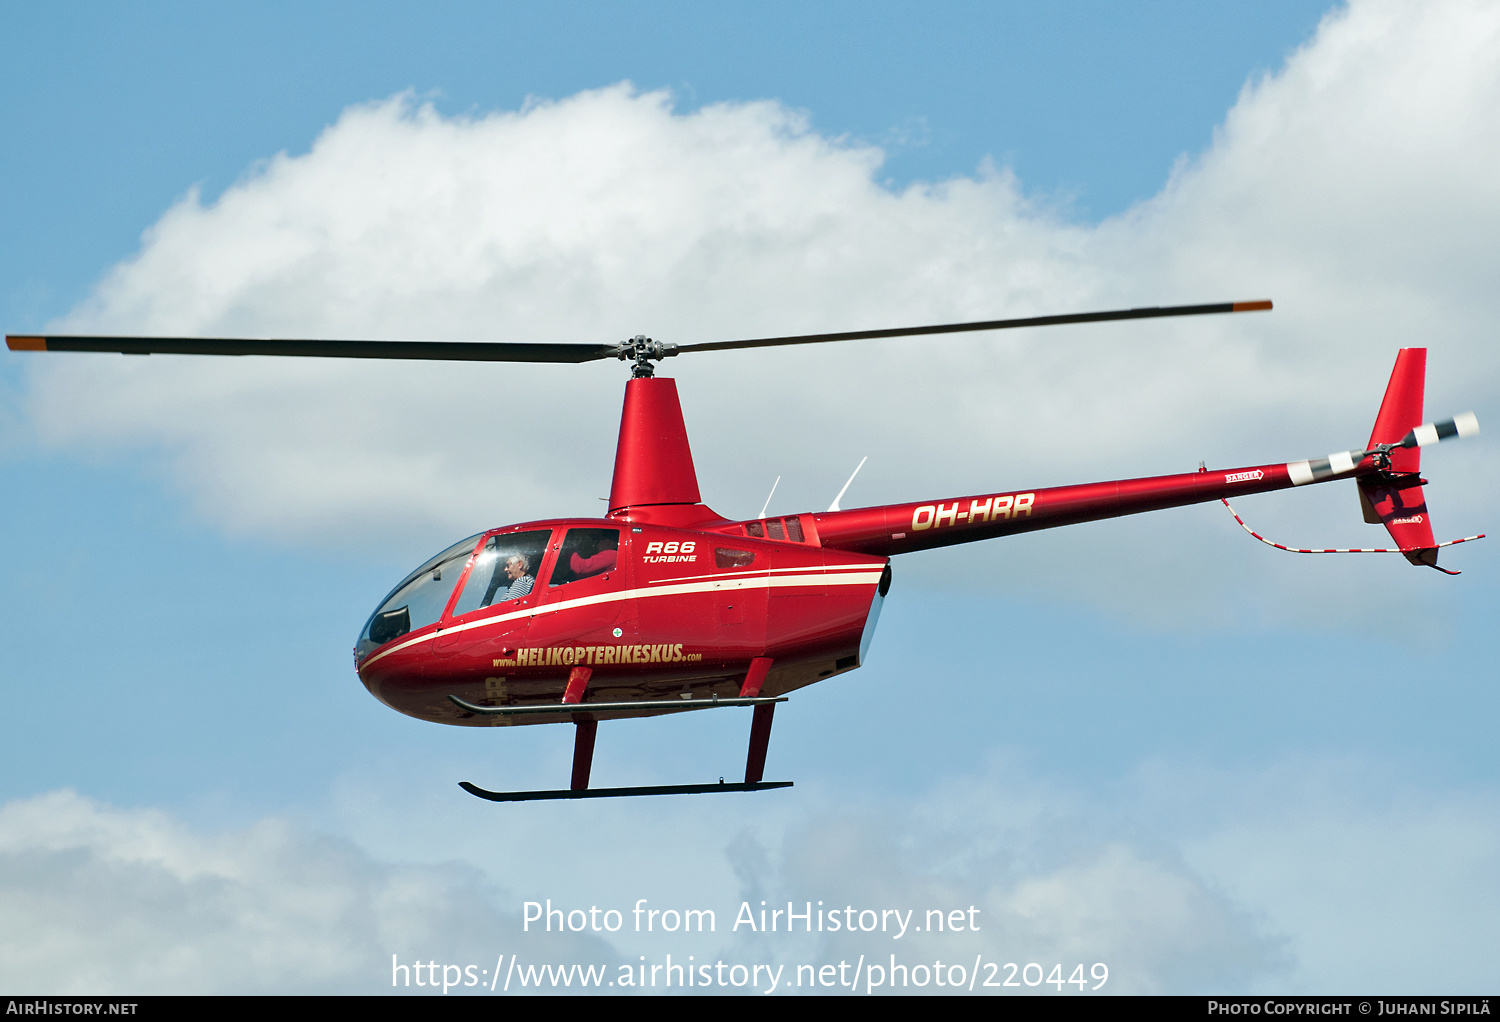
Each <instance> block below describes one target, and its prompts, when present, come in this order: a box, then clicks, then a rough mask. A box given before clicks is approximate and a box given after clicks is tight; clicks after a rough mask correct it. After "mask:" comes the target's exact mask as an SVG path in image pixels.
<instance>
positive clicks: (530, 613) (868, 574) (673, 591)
mask: <svg viewBox="0 0 1500 1022" xmlns="http://www.w3.org/2000/svg"><path fill="white" fill-rule="evenodd" d="M839 567H842V565H840V566H839ZM856 567H860V568H864V569H866V570H865V571H862V572H860V573H859V574H855V573H853V572H841V573H840V574H837V575H833V574H828V573H826V572H819V573H817V574H811V575H807V574H804V575H790V576H785V577H781V578H772V577H770V576H769V575H762V576H760V577H759V578H724V577H723V576H719V579H720V580H719V581H714V582H692V581H689V582H679V583H677V584H674V585H666V586H662V587H660V588H657V589H624V590H621V591H620V592H618V593H600V594H599V595H598V596H584V597H581V598H580V599H576V600H561V601H559V602H557V603H548V604H544V605H542V606H540V607H529V608H527V609H526V610H513V611H511V612H509V613H506V614H495V615H492V616H490V617H486V618H481V619H479V620H478V621H468V622H465V623H464V624H461V625H455V626H454V627H452V628H440V629H438V630H437V631H436V632H428V633H427V634H425V635H419V636H417V637H416V638H414V639H408V640H407V641H405V642H403V643H401V644H400V645H399V646H392V647H391V648H390V649H387V650H383V651H381V652H379V653H376V654H375V655H374V656H372V657H371V658H370V659H368V660H366V661H365V662H364V663H363V664H361V665H360V669H361V670H363V669H364V668H365V667H368V666H369V665H370V664H373V663H375V661H377V660H381V659H383V658H385V657H387V656H389V655H390V654H392V653H399V652H400V651H401V650H403V649H406V648H407V647H408V646H415V645H417V644H418V643H420V642H426V641H427V640H428V639H432V638H435V637H437V636H439V635H456V634H457V633H459V632H466V631H468V630H469V629H471V628H484V627H487V626H489V625H494V624H500V623H501V622H504V621H514V620H516V619H518V618H523V617H535V616H537V615H538V614H555V613H557V612H558V611H562V610H572V609H574V608H576V607H592V606H596V605H598V604H601V603H617V602H619V601H620V600H634V599H642V598H645V597H652V596H681V595H684V594H687V593H712V592H719V591H722V590H729V589H783V588H794V587H798V586H820V585H830V586H857V585H875V584H877V583H878V582H879V581H880V576H881V574H882V573H883V572H884V571H885V565H883V564H881V565H857V566H856ZM870 569H873V570H870ZM781 570H785V569H781ZM793 570H798V571H805V570H806V569H800V568H799V569H793ZM698 577H700V578H706V577H709V576H698ZM663 581H672V580H663Z"/></svg>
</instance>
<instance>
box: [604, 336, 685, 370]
mask: <svg viewBox="0 0 1500 1022" xmlns="http://www.w3.org/2000/svg"><path fill="white" fill-rule="evenodd" d="M616 350H617V352H618V354H619V358H620V361H622V362H634V363H635V365H634V366H632V367H631V370H630V375H631V377H632V378H633V379H637V380H640V379H649V378H650V377H652V376H655V375H656V367H655V366H653V365H652V364H651V363H652V362H660V361H661V360H662V359H664V358H671V357H672V356H673V355H675V354H677V345H675V344H672V343H671V342H669V341H653V340H652V339H651V338H649V337H647V336H646V335H645V334H636V335H635V336H634V337H632V338H631V339H630V340H628V341H626V342H625V343H623V344H621V345H620V346H619V348H618V349H616Z"/></svg>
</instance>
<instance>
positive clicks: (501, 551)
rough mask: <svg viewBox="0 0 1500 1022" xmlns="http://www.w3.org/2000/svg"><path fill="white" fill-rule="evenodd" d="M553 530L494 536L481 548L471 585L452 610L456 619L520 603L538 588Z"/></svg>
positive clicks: (472, 572)
mask: <svg viewBox="0 0 1500 1022" xmlns="http://www.w3.org/2000/svg"><path fill="white" fill-rule="evenodd" d="M551 538H552V530H551V529H541V530H538V531H536V532H506V533H501V534H500V535H498V536H491V537H490V538H488V539H486V540H485V541H484V545H483V546H481V547H480V548H479V553H478V555H477V556H475V558H474V567H473V568H472V569H470V571H469V581H468V582H466V583H464V591H463V592H462V593H460V594H459V597H458V602H457V603H456V604H454V606H453V616H454V617H457V616H458V615H460V614H467V613H468V612H469V611H471V610H479V609H481V608H483V607H488V606H490V605H491V604H497V603H504V602H506V601H507V600H519V599H520V598H521V597H523V596H525V595H526V594H527V593H529V592H531V587H532V586H534V585H535V584H536V573H537V569H538V568H540V567H541V564H542V555H543V554H544V553H546V552H547V541H548V540H549V539H551Z"/></svg>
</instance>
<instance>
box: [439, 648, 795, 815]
mask: <svg viewBox="0 0 1500 1022" xmlns="http://www.w3.org/2000/svg"><path fill="white" fill-rule="evenodd" d="M770 669H771V659H770V658H769V657H756V658H755V659H754V660H752V661H750V669H749V670H748V671H747V672H746V673H745V680H744V683H743V684H742V685H741V686H740V694H739V695H738V696H736V697H735V698H733V699H719V698H718V697H714V698H713V699H693V700H686V699H684V700H681V701H678V702H667V701H664V700H663V701H654V702H635V703H583V702H580V701H579V700H581V699H582V697H583V688H584V685H585V684H587V682H588V678H589V673H590V672H589V671H588V670H587V669H586V668H579V667H575V668H574V669H573V670H574V675H573V676H572V677H570V678H569V681H568V691H567V693H566V694H565V695H564V696H563V702H562V703H553V704H547V705H543V706H524V707H520V706H495V707H488V706H475V705H474V704H472V703H466V702H464V701H463V700H462V699H460V698H458V697H457V696H452V695H450V696H449V697H448V698H449V699H451V700H452V701H453V702H454V703H455V704H456V705H457V706H459V707H461V708H463V709H465V710H468V711H470V712H473V713H489V714H515V713H559V712H561V713H574V714H576V715H575V716H574V718H573V724H574V727H575V728H576V730H575V731H574V733H573V783H572V785H571V787H567V788H558V789H554V790H552V791H487V790H486V789H484V788H481V787H479V785H477V784H470V783H469V782H468V781H459V782H458V786H459V787H460V788H462V789H463V790H464V791H467V792H468V793H469V794H470V795H473V796H475V797H477V798H483V799H488V800H489V801H491V802H544V801H552V800H554V799H565V798H567V799H571V798H634V797H636V796H638V795H711V794H714V793H716V792H724V791H766V790H768V789H770V788H790V787H791V786H792V782H791V781H762V780H761V777H762V776H763V775H764V774H765V769H766V747H767V746H768V745H770V743H771V717H772V715H773V714H775V712H776V704H777V703H784V702H786V696H762V695H761V694H760V687H761V684H762V683H763V682H764V681H765V680H766V674H767V672H769V671H770ZM575 680H576V682H577V686H576V687H577V692H576V693H575V692H574V682H575ZM712 706H753V707H754V708H755V713H754V716H753V717H752V718H751V721H750V749H749V752H748V753H747V755H746V756H745V780H744V782H743V783H740V784H725V783H724V778H722V777H721V778H719V783H718V784H650V785H643V786H641V787H636V788H590V787H589V773H590V772H591V770H592V768H593V764H594V736H595V735H596V734H597V733H598V731H599V721H598V719H597V718H595V717H593V716H592V715H590V714H589V711H590V710H592V711H593V712H594V713H602V712H606V711H608V710H625V709H634V710H639V709H645V708H650V709H658V708H663V709H664V708H669V707H670V708H671V709H674V710H675V709H693V710H696V709H707V708H709V707H712Z"/></svg>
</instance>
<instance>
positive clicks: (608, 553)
mask: <svg viewBox="0 0 1500 1022" xmlns="http://www.w3.org/2000/svg"><path fill="white" fill-rule="evenodd" d="M619 551H620V530H619V529H569V530H568V534H567V536H566V537H565V538H564V539H563V543H562V550H561V551H560V552H559V553H558V555H557V564H556V565H555V566H554V567H553V568H552V578H551V579H550V581H549V583H548V584H549V585H554V586H560V585H565V584H566V583H568V582H577V581H578V580H579V579H581V578H589V577H591V576H593V575H602V574H604V573H605V572H606V571H610V570H611V569H613V568H614V567H615V562H616V561H617V560H619V556H620V553H619Z"/></svg>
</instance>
